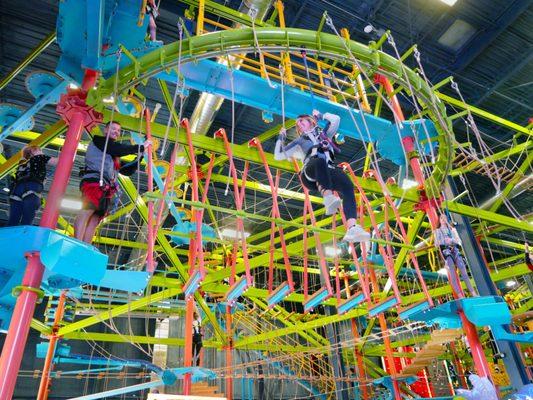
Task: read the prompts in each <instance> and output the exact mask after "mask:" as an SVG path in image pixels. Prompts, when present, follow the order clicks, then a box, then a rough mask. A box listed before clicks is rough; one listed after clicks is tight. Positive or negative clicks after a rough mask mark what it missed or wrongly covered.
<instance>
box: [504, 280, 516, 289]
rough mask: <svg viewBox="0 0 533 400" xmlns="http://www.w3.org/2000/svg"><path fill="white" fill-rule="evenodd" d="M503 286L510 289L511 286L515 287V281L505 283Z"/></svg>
mask: <svg viewBox="0 0 533 400" xmlns="http://www.w3.org/2000/svg"><path fill="white" fill-rule="evenodd" d="M505 286H507V287H509V288H511V287H513V286H516V281H507V282H505Z"/></svg>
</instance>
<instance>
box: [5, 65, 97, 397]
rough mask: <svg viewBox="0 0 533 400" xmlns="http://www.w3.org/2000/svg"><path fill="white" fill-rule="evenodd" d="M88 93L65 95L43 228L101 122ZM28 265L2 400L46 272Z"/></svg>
mask: <svg viewBox="0 0 533 400" xmlns="http://www.w3.org/2000/svg"><path fill="white" fill-rule="evenodd" d="M96 77H97V74H96V73H95V72H94V71H90V72H89V71H88V72H86V75H85V78H84V82H83V84H82V88H84V89H85V88H91V87H93V86H94V82H95V80H96ZM86 94H87V93H86V92H85V91H80V90H78V91H73V92H69V93H68V94H66V95H63V96H61V100H60V102H59V104H58V106H57V112H58V114H60V115H61V117H62V118H63V119H64V120H65V121H66V122H67V123H68V125H69V127H68V131H67V134H66V138H65V143H64V145H63V148H62V150H61V152H60V153H59V161H58V163H57V168H56V172H55V174H54V180H53V181H52V186H51V187H50V191H49V193H48V197H47V201H46V206H45V208H44V211H43V216H42V218H41V223H40V226H41V227H43V228H50V229H54V228H55V227H56V225H57V219H58V216H59V204H60V202H61V199H62V198H63V195H64V194H65V190H66V187H67V184H68V181H69V178H70V173H71V171H72V165H73V164H74V157H75V155H76V150H77V147H78V143H79V141H80V137H81V134H82V132H83V128H86V129H88V130H89V129H91V128H92V126H94V125H95V124H96V123H98V122H99V121H100V118H101V116H100V114H98V113H97V112H95V111H94V110H92V109H91V108H90V107H89V106H87V104H86V103H85V97H86ZM26 257H27V259H28V264H27V267H26V272H25V273H24V277H23V278H22V284H21V292H20V295H19V297H18V298H17V303H16V305H15V309H14V310H13V317H12V319H11V324H10V325H9V330H8V332H7V336H6V339H5V342H4V348H3V350H2V355H1V357H0V399H6V400H7V399H11V398H12V397H13V392H14V390H15V384H16V381H17V375H18V371H19V369H20V362H21V360H22V356H23V354H24V347H25V346H26V340H27V338H28V332H29V329H30V323H31V319H32V317H33V313H34V311H35V304H36V303H37V300H38V299H39V294H38V291H39V290H40V287H41V281H42V278H43V273H44V266H43V265H42V263H41V260H40V257H39V252H36V251H33V252H29V253H28V254H26Z"/></svg>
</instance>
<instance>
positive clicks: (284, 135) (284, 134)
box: [278, 128, 287, 142]
mask: <svg viewBox="0 0 533 400" xmlns="http://www.w3.org/2000/svg"><path fill="white" fill-rule="evenodd" d="M285 139H287V131H286V130H285V128H281V129H280V131H279V135H278V140H281V142H285Z"/></svg>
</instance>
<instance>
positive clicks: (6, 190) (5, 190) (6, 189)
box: [2, 187, 10, 193]
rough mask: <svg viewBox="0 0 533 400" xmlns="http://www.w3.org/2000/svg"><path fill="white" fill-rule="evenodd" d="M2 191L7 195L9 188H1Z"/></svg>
mask: <svg viewBox="0 0 533 400" xmlns="http://www.w3.org/2000/svg"><path fill="white" fill-rule="evenodd" d="M2 190H3V191H4V192H6V193H9V192H10V190H9V188H7V187H5V188H3V189H2Z"/></svg>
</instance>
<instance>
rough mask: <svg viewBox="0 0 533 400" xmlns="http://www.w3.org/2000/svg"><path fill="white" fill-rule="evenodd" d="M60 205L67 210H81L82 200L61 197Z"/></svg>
mask: <svg viewBox="0 0 533 400" xmlns="http://www.w3.org/2000/svg"><path fill="white" fill-rule="evenodd" d="M61 207H62V208H66V209H68V210H81V207H82V202H81V201H80V200H74V199H63V200H61Z"/></svg>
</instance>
